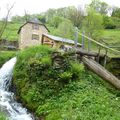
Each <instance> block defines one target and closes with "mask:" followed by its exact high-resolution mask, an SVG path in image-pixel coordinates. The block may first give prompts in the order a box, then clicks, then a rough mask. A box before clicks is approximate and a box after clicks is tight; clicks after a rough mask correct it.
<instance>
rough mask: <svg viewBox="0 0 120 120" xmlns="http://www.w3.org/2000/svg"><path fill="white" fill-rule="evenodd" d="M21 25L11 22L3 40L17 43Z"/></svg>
mask: <svg viewBox="0 0 120 120" xmlns="http://www.w3.org/2000/svg"><path fill="white" fill-rule="evenodd" d="M21 25H22V24H21V23H12V22H9V23H8V25H7V28H6V29H5V32H4V34H3V36H2V38H4V39H7V40H10V41H17V40H18V34H17V32H18V29H19V27H20V26H21Z"/></svg>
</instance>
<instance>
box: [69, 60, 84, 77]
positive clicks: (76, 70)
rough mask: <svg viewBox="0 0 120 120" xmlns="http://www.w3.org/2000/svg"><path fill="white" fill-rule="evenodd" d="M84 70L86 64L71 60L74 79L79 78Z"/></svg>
mask: <svg viewBox="0 0 120 120" xmlns="http://www.w3.org/2000/svg"><path fill="white" fill-rule="evenodd" d="M83 72H84V65H83V64H80V63H79V62H77V61H76V62H71V73H72V74H73V79H76V78H79V77H81V76H82V73H83Z"/></svg>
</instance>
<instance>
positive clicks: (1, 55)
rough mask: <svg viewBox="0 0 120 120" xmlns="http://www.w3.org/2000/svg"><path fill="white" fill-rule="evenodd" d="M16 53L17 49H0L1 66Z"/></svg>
mask: <svg viewBox="0 0 120 120" xmlns="http://www.w3.org/2000/svg"><path fill="white" fill-rule="evenodd" d="M16 55H17V54H16V52H15V51H0V67H1V66H2V65H3V64H4V63H5V62H6V61H8V60H10V59H11V58H12V57H14V56H16Z"/></svg>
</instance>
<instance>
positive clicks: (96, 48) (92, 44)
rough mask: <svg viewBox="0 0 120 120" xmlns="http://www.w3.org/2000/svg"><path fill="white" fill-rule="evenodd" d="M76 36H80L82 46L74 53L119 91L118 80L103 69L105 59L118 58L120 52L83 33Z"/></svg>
mask: <svg viewBox="0 0 120 120" xmlns="http://www.w3.org/2000/svg"><path fill="white" fill-rule="evenodd" d="M78 34H79V35H81V36H82V44H81V45H82V46H81V49H76V51H75V52H76V54H78V55H80V56H81V60H82V62H83V63H84V64H85V65H86V66H87V67H88V68H89V69H91V70H92V71H93V72H94V73H96V74H97V75H99V76H100V77H101V78H103V79H104V80H106V81H107V82H109V83H111V84H112V85H113V86H115V87H116V88H118V89H120V80H119V79H118V78H117V77H115V76H114V75H113V74H112V73H110V72H109V71H108V70H107V69H106V68H105V67H106V64H107V58H111V57H112V56H118V57H119V58H120V51H118V50H116V49H113V48H110V47H108V46H106V45H104V44H101V43H100V42H97V41H95V40H93V39H91V38H89V37H88V36H86V35H85V34H83V33H78ZM100 59H102V61H103V64H102V65H101V64H100ZM119 67H120V66H119Z"/></svg>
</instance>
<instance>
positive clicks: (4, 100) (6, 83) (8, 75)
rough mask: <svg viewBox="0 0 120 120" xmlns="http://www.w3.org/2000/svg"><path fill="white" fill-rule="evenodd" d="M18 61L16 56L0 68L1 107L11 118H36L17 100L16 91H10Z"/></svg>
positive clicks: (32, 119)
mask: <svg viewBox="0 0 120 120" xmlns="http://www.w3.org/2000/svg"><path fill="white" fill-rule="evenodd" d="M16 61H17V59H16V57H14V58H12V59H11V60H9V61H8V62H6V63H5V64H4V65H3V66H2V68H1V69H0V108H1V110H3V111H5V112H6V113H7V115H8V119H9V120H34V118H33V116H32V115H31V114H30V113H28V112H27V109H25V108H23V107H22V105H21V104H20V103H17V102H16V101H15V98H14V93H12V92H10V91H9V87H10V85H11V80H12V75H13V68H14V65H15V63H16Z"/></svg>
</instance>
